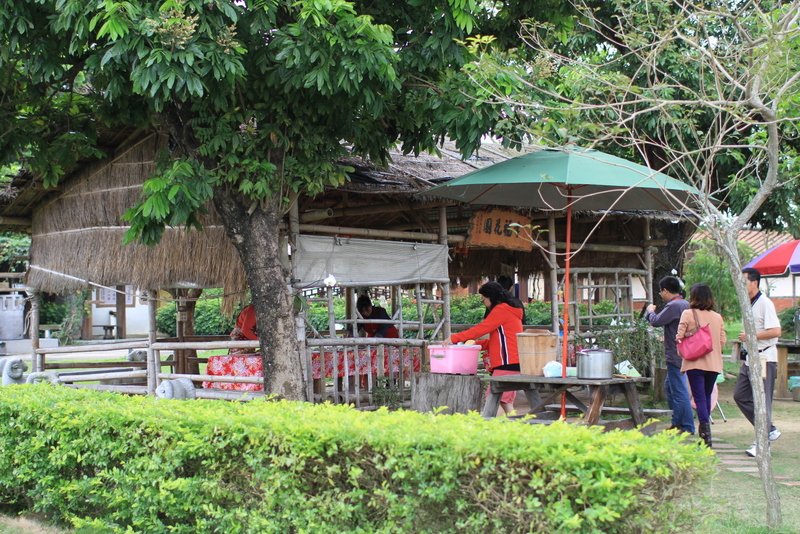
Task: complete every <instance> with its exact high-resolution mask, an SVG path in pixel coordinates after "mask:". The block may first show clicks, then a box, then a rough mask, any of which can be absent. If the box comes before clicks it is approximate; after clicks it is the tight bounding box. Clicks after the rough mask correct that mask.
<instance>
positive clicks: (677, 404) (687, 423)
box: [664, 363, 694, 434]
mask: <svg viewBox="0 0 800 534" xmlns="http://www.w3.org/2000/svg"><path fill="white" fill-rule="evenodd" d="M664 394H665V395H666V396H667V402H668V403H669V409H670V410H672V424H673V426H677V427H680V428H681V429H683V430H685V431H686V432H690V433H692V434H694V413H693V412H692V401H691V400H690V399H689V387H688V385H687V384H686V377H685V376H684V375H683V373H681V368H680V367H678V366H677V365H672V364H670V363H668V364H667V379H666V380H664Z"/></svg>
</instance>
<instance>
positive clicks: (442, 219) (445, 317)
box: [420, 206, 451, 339]
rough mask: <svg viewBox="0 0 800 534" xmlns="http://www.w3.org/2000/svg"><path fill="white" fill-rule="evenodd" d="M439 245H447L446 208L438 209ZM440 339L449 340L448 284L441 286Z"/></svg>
mask: <svg viewBox="0 0 800 534" xmlns="http://www.w3.org/2000/svg"><path fill="white" fill-rule="evenodd" d="M439 244H440V245H444V246H448V244H447V206H442V207H440V208H439ZM448 272H449V269H448ZM442 300H443V301H444V304H442V337H443V339H450V333H451V332H450V283H449V282H446V283H444V284H442ZM420 320H422V319H420Z"/></svg>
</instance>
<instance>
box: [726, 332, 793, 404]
mask: <svg viewBox="0 0 800 534" xmlns="http://www.w3.org/2000/svg"><path fill="white" fill-rule="evenodd" d="M739 346H740V343H739V341H738V340H736V341H734V342H733V347H732V348H731V358H732V359H733V361H736V362H738V363H739V364H741V361H740V360H739ZM776 346H777V348H778V372H777V375H776V377H775V394H774V396H773V398H774V399H776V400H792V393H791V392H790V391H789V354H800V343H797V342H795V341H794V340H790V339H780V340H778V343H777V344H776Z"/></svg>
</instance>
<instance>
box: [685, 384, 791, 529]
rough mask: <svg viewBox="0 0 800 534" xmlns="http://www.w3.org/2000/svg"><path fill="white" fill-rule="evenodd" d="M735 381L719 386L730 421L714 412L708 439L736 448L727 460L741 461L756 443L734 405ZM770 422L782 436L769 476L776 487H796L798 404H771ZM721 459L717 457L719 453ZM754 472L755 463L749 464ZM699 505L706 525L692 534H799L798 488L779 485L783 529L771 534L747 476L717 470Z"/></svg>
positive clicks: (758, 490) (758, 493) (760, 494)
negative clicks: (771, 418)
mask: <svg viewBox="0 0 800 534" xmlns="http://www.w3.org/2000/svg"><path fill="white" fill-rule="evenodd" d="M734 383H735V381H734V380H727V381H725V382H724V383H722V384H720V388H719V389H720V405H721V406H722V409H723V411H724V412H725V415H726V417H727V419H728V421H727V422H723V421H722V418H721V417H720V413H719V411H718V410H714V413H713V418H714V425H713V426H712V435H713V436H714V437H715V438H719V439H721V440H723V441H724V442H725V443H729V444H731V445H734V446H736V447H737V449H736V451H733V452H731V453H730V455H731V456H736V454H737V453H739V454H740V455H741V458H742V459H746V458H747V456H746V455H745V454H744V449H745V448H746V447H747V446H749V445H750V443H751V442H752V441H753V439H754V431H753V427H752V426H751V425H750V423H749V422H748V421H747V420H746V419H745V418H744V416H742V414H741V412H739V409H738V408H737V407H736V404H735V403H734V402H733V386H734ZM773 419H774V422H775V424H776V425H777V426H778V427H779V428H780V429H781V431H782V432H783V435H782V436H781V438H780V439H779V440H778V441H776V442H774V443H773V444H772V445H771V447H770V448H771V454H772V465H773V472H774V475H775V476H776V477H786V478H785V479H778V482H781V481H782V480H783V481H792V482H800V447H797V442H798V439H800V402H792V401H775V403H774V405H773ZM719 453H720V454H721V452H719ZM751 465H753V466H755V465H756V464H755V461H752V462H751ZM703 493H704V496H703V497H701V498H699V499H698V500H697V506H698V507H699V508H702V509H704V510H706V511H707V512H706V517H705V520H704V521H703V522H702V523H701V524H699V525H698V526H697V529H696V530H695V532H698V533H701V534H720V533H741V534H745V533H748V534H751V533H752V534H755V533H761V532H763V533H767V532H780V533H798V532H800V486H785V485H783V484H780V483H779V484H778V493H779V495H780V500H781V512H782V514H783V525H784V526H783V528H782V529H781V530H776V531H770V530H768V529H767V528H766V526H765V525H766V504H765V498H764V491H763V489H762V485H761V480H760V479H759V478H757V477H756V476H753V475H751V474H749V473H735V472H732V471H729V470H728V469H726V468H725V466H723V465H722V464H718V466H717V472H716V475H715V476H714V478H713V479H712V480H711V481H710V483H708V485H707V487H706V488H705V490H704V491H703Z"/></svg>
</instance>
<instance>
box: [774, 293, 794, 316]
mask: <svg viewBox="0 0 800 534" xmlns="http://www.w3.org/2000/svg"><path fill="white" fill-rule="evenodd" d="M770 299H771V300H772V303H773V304H775V310H776V311H777V312H778V313H780V312H782V311H783V310H785V309H786V308H791V307H792V297H770ZM798 303H800V299H798Z"/></svg>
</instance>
